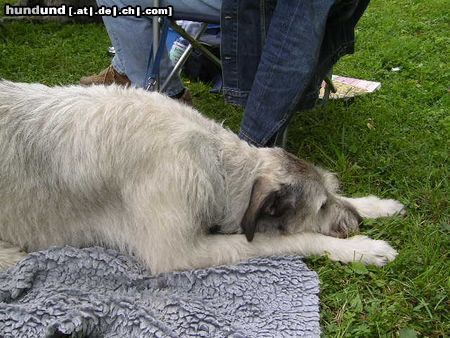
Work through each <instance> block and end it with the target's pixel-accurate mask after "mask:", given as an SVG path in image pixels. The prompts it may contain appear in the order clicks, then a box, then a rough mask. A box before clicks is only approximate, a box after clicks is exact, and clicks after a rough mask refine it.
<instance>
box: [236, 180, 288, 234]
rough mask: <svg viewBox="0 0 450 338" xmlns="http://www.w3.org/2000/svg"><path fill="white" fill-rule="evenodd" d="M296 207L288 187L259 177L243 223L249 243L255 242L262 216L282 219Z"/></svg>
mask: <svg viewBox="0 0 450 338" xmlns="http://www.w3.org/2000/svg"><path fill="white" fill-rule="evenodd" d="M294 207H295V198H294V197H293V195H292V194H291V193H290V192H289V189H287V188H286V187H284V186H283V187H280V186H278V185H275V184H273V183H272V181H271V180H270V179H268V178H266V177H259V178H257V179H256V180H255V183H254V184H253V188H252V193H251V196H250V201H249V204H248V207H247V210H246V211H245V214H244V217H243V218H242V221H241V228H242V230H243V231H244V234H245V237H246V238H247V240H248V241H249V242H251V241H252V240H253V237H254V235H255V231H256V223H257V221H258V218H259V217H260V216H262V215H267V216H272V217H274V218H277V217H280V216H281V215H283V214H284V213H285V212H286V211H287V210H290V209H293V208H294Z"/></svg>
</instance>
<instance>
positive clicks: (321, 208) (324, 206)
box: [320, 201, 328, 210]
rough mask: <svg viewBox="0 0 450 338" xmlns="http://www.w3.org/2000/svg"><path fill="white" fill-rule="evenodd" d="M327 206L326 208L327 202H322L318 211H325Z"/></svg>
mask: <svg viewBox="0 0 450 338" xmlns="http://www.w3.org/2000/svg"><path fill="white" fill-rule="evenodd" d="M327 206H328V201H325V202H323V203H322V205H321V206H320V210H324V209H326V208H327Z"/></svg>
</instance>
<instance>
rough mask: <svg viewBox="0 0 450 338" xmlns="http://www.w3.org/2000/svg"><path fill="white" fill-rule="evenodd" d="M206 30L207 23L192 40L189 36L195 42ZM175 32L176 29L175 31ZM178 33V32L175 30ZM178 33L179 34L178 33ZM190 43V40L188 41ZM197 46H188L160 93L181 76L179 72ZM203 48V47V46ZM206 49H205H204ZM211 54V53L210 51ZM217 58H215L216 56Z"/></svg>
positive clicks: (203, 24)
mask: <svg viewBox="0 0 450 338" xmlns="http://www.w3.org/2000/svg"><path fill="white" fill-rule="evenodd" d="M173 24H174V23H173V22H172V21H171V27H172V28H173V29H174V26H173ZM175 25H176V26H178V25H177V24H176V23H175ZM178 27H179V29H181V30H182V31H183V32H184V33H185V34H187V33H186V32H185V30H184V29H183V28H181V27H180V26H178ZM206 28H208V24H207V23H202V25H201V27H200V30H199V31H198V32H197V33H196V34H195V36H194V37H193V38H192V37H191V36H190V35H189V34H187V35H189V37H190V38H191V39H194V40H197V39H198V38H199V37H200V36H201V35H202V34H203V33H204V32H205V31H206ZM174 30H175V29H174ZM175 31H176V30H175ZM176 32H178V31H176ZM183 37H185V36H184V35H183ZM188 41H189V40H188ZM196 42H197V41H196ZM194 47H195V46H194V44H192V43H191V44H190V45H189V46H187V48H186V50H185V51H184V52H183V54H182V55H181V57H180V59H179V60H178V62H177V63H176V65H175V66H174V67H173V69H172V71H171V72H170V74H169V75H168V76H167V78H166V80H165V81H164V83H163V84H162V86H161V88H160V91H161V92H163V91H164V90H165V89H166V88H167V86H168V85H169V82H170V80H172V78H173V77H174V76H176V75H178V74H179V72H180V70H181V67H183V65H184V64H185V63H186V61H187V59H188V57H189V55H190V54H191V52H192V49H193V48H194ZM201 47H203V46H201ZM203 48H204V47H203ZM208 52H209V51H208ZM214 57H215V56H214Z"/></svg>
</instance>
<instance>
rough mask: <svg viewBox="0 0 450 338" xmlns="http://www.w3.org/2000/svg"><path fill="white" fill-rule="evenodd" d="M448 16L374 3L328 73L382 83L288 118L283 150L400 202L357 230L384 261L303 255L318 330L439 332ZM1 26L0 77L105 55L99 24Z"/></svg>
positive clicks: (89, 63) (208, 99) (202, 103)
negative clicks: (314, 285)
mask: <svg viewBox="0 0 450 338" xmlns="http://www.w3.org/2000/svg"><path fill="white" fill-rule="evenodd" d="M5 2H6V1H4V0H0V5H3V4H4V3H5ZM448 13H449V11H448V2H447V1H446V0H429V1H420V0H374V1H373V2H372V3H371V5H370V6H369V8H368V10H367V12H366V13H365V15H364V17H363V18H362V20H361V22H360V24H359V26H358V30H357V46H356V49H357V51H356V53H355V54H354V55H351V56H347V57H345V58H344V59H343V60H341V61H340V62H339V64H338V65H337V66H336V67H335V73H336V74H339V75H345V76H352V77H360V78H364V79H369V80H376V81H380V82H381V83H382V87H381V89H380V90H379V91H378V92H376V93H374V94H371V95H368V96H365V97H359V98H357V99H355V100H353V101H349V102H343V101H336V102H331V103H330V104H329V105H327V106H326V107H323V108H317V109H315V110H312V111H308V112H304V113H302V114H298V115H297V116H296V117H295V118H294V120H293V121H292V123H291V125H290V129H289V142H288V150H289V151H290V152H292V153H294V154H295V155H297V156H299V157H302V158H305V159H308V160H310V161H313V162H315V163H317V164H319V165H322V166H324V167H326V168H329V169H331V170H333V171H335V172H336V173H338V175H339V177H340V178H341V181H342V182H343V191H344V192H345V193H346V194H347V195H351V196H361V195H364V194H368V193H370V194H376V195H380V196H383V197H389V198H395V199H398V200H400V201H401V202H402V203H404V204H405V205H406V208H407V210H408V213H407V216H406V217H404V218H391V219H384V220H377V221H372V222H367V223H366V225H365V226H364V228H363V229H362V232H363V233H364V234H366V235H369V236H371V237H373V238H379V239H384V240H387V241H389V242H390V243H391V244H392V245H393V246H394V247H395V248H397V249H398V251H399V256H398V257H397V259H396V260H395V261H394V262H392V263H390V264H389V265H387V266H386V267H383V268H375V267H367V268H364V267H362V266H360V265H358V264H354V265H343V264H340V263H335V262H331V261H329V260H328V259H325V258H314V259H308V260H307V264H308V266H309V267H310V268H312V269H314V270H315V271H317V272H318V274H319V277H320V282H321V326H322V329H323V332H324V336H328V337H376V336H380V337H398V336H400V337H415V336H416V335H417V336H418V337H446V336H448V335H449V334H450V318H449V305H450V304H449V298H448V296H449V290H450V262H449V257H448V256H449V247H450V246H449V244H450V243H449V238H450V236H449V235H450V225H449V196H450V192H449V187H448V177H449V173H448V169H449V160H448V155H449V149H448V148H449V139H450V138H449V136H450V135H449V134H450V114H449V110H450V109H449V108H450V102H449V101H450V100H449V89H448V88H449V84H450V78H449V75H450V69H449V68H450V67H449V63H448V59H449V55H450V53H449V46H450V39H449V31H448V27H449V26H448V24H449V18H448ZM4 26H5V28H6V37H7V41H6V42H1V41H0V77H3V78H6V79H10V80H14V81H25V82H34V81H36V82H42V83H46V84H68V83H75V82H77V81H78V80H79V78H80V77H81V76H84V75H87V74H91V73H94V72H97V71H99V70H101V69H103V68H104V67H106V66H107V65H108V64H109V61H110V59H109V56H108V55H107V53H106V49H107V46H109V40H108V36H107V34H106V32H105V29H104V28H103V26H102V25H94V24H88V25H74V24H57V23H45V24H44V23H41V24H32V23H27V22H18V23H5V24H4ZM393 67H400V71H398V72H393V71H392V68H393ZM188 86H189V88H190V89H191V91H192V92H193V96H194V104H195V106H196V107H197V108H198V109H199V110H200V111H201V112H202V113H204V114H206V115H208V116H210V117H212V118H214V119H216V120H220V121H222V120H224V121H225V125H227V126H229V127H230V128H231V129H232V130H234V131H237V130H238V127H239V121H240V119H241V113H242V110H241V109H238V108H235V107H232V106H230V105H227V104H225V103H224V102H223V99H222V98H221V97H220V96H216V95H211V94H209V92H208V90H209V87H208V86H207V85H205V84H202V83H188Z"/></svg>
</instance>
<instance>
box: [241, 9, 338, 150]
mask: <svg viewBox="0 0 450 338" xmlns="http://www.w3.org/2000/svg"><path fill="white" fill-rule="evenodd" d="M333 2H334V0H328V1H319V2H317V1H298V0H295V1H293V0H279V1H278V2H277V5H276V8H275V11H274V14H273V17H272V20H271V23H270V27H269V31H268V34H267V39H266V43H265V46H264V49H263V51H262V54H261V59H260V63H259V66H258V70H257V73H256V76H255V79H254V82H253V86H252V89H251V92H250V95H249V98H248V101H247V104H246V107H245V112H244V118H243V121H242V124H241V131H240V137H241V138H242V139H244V140H246V141H248V142H250V143H252V144H255V145H258V146H265V145H267V144H268V143H269V142H270V141H271V139H272V138H273V136H274V134H275V133H276V132H277V131H278V130H279V129H280V128H281V127H283V126H285V124H286V122H287V121H288V119H289V117H290V116H291V114H292V111H293V110H294V108H295V107H296V105H297V103H298V101H299V99H300V98H301V97H302V95H303V94H304V93H305V90H306V88H307V87H308V86H309V84H310V83H311V80H312V77H313V75H314V70H315V66H316V64H317V61H318V58H319V51H320V46H321V42H322V39H323V34H324V29H325V22H326V20H327V17H328V12H329V9H330V7H331V6H332V4H333Z"/></svg>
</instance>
